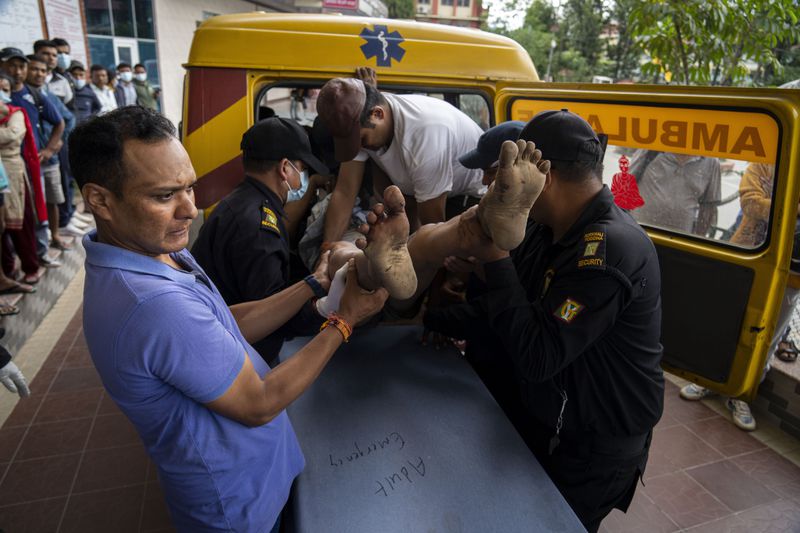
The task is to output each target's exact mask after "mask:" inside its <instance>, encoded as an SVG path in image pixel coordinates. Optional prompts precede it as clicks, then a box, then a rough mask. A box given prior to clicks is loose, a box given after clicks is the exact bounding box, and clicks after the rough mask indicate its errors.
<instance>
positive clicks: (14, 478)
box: [0, 313, 173, 533]
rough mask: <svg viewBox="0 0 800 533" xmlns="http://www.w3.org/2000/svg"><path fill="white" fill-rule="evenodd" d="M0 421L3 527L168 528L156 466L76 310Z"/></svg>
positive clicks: (87, 532)
mask: <svg viewBox="0 0 800 533" xmlns="http://www.w3.org/2000/svg"><path fill="white" fill-rule="evenodd" d="M31 391H32V395H31V397H30V398H28V399H27V400H24V401H20V403H19V404H18V405H17V407H16V408H15V409H14V411H13V412H12V413H11V416H10V417H9V418H8V420H6V423H5V425H3V427H2V429H0V529H3V530H5V531H6V533H20V532H31V533H46V532H55V531H61V532H73V531H74V532H81V533H91V532H114V533H124V532H132V533H135V532H139V531H142V532H145V531H148V532H151V531H152V532H156V531H173V529H172V527H171V525H170V522H169V517H168V514H167V509H166V506H165V505H164V501H163V497H162V495H161V490H160V488H159V486H158V481H157V479H156V472H155V468H154V467H153V465H152V464H151V462H150V460H149V459H148V458H147V455H146V454H145V452H144V448H143V446H142V444H141V441H140V440H139V437H138V435H137V434H136V431H135V430H134V428H133V426H132V425H131V424H130V423H129V422H128V421H127V419H126V418H125V416H124V415H123V414H122V413H120V412H119V410H118V409H117V407H116V406H115V405H114V403H113V402H111V401H110V400H109V399H108V397H107V396H106V394H105V392H104V391H103V388H102V385H101V383H100V379H99V377H98V375H97V372H96V371H95V370H94V367H93V366H92V362H91V359H90V357H89V351H88V348H87V347H86V343H85V341H84V338H83V330H82V328H81V315H80V313H77V314H76V315H75V317H74V318H73V319H72V320H71V322H70V323H69V325H68V326H67V328H66V330H65V331H64V333H63V335H62V336H61V338H60V339H59V341H58V343H56V346H55V348H54V349H53V351H52V352H51V354H50V356H49V357H48V358H47V360H46V361H45V363H44V364H43V366H42V368H41V370H39V372H38V374H37V375H36V377H35V378H34V380H33V382H32V383H31Z"/></svg>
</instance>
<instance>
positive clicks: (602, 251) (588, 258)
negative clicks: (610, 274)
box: [578, 224, 608, 268]
mask: <svg viewBox="0 0 800 533" xmlns="http://www.w3.org/2000/svg"><path fill="white" fill-rule="evenodd" d="M607 240H608V234H607V232H606V226H605V225H602V224H592V225H590V226H587V227H586V230H585V231H584V232H583V235H582V236H581V241H580V242H581V247H580V249H579V253H578V268H604V267H605V265H606V243H607Z"/></svg>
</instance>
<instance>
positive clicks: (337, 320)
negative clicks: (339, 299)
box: [319, 313, 353, 342]
mask: <svg viewBox="0 0 800 533" xmlns="http://www.w3.org/2000/svg"><path fill="white" fill-rule="evenodd" d="M328 326H333V327H335V328H336V329H338V330H339V333H341V334H342V337H343V338H344V342H349V341H350V335H352V334H353V328H352V326H350V324H348V323H347V320H345V319H344V318H342V317H340V316H339V315H337V314H336V313H331V314H330V315H328V320H326V321H325V322H323V323H322V326H321V327H320V328H319V330H320V331H322V330H324V329H325V328H327V327H328Z"/></svg>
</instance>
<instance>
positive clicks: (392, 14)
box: [384, 0, 414, 19]
mask: <svg viewBox="0 0 800 533" xmlns="http://www.w3.org/2000/svg"><path fill="white" fill-rule="evenodd" d="M384 3H385V4H386V8H387V9H388V10H389V18H390V19H413V18H414V1H413V0H384Z"/></svg>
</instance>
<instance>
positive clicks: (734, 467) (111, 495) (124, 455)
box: [0, 276, 800, 533]
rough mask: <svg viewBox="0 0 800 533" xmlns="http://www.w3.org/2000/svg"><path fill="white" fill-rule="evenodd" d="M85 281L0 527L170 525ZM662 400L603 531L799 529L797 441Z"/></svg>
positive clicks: (716, 409)
mask: <svg viewBox="0 0 800 533" xmlns="http://www.w3.org/2000/svg"><path fill="white" fill-rule="evenodd" d="M80 282H81V276H78V279H76V281H75V283H76V284H77V285H76V286H73V285H71V286H70V287H69V288H68V289H67V290H66V291H65V293H64V297H63V298H62V301H59V302H58V303H57V304H56V306H55V307H54V308H53V311H52V312H51V313H50V315H51V316H48V319H47V320H48V321H51V320H56V319H58V317H57V316H55V315H59V314H60V315H64V316H62V317H61V319H60V320H61V321H62V322H64V324H65V328H64V327H62V329H61V330H60V331H59V333H58V335H57V336H56V339H57V341H56V342H54V341H53V340H51V341H50V344H49V346H50V347H49V348H48V349H47V351H46V352H45V353H44V354H43V357H42V361H41V364H40V368H39V369H38V373H37V374H36V377H35V378H34V379H33V381H32V391H33V395H32V396H31V397H30V398H29V399H27V400H25V401H21V402H19V403H18V404H17V405H16V406H15V407H14V408H13V410H12V411H11V415H10V416H9V417H8V419H7V420H6V421H5V424H4V425H3V426H2V428H1V429H0V528H2V529H4V530H5V531H6V532H7V533H19V532H28V531H30V532H36V533H46V532H55V531H58V532H72V531H75V532H78V531H79V532H81V533H91V532H104V533H105V532H111V531H113V532H115V533H125V532H155V531H172V528H171V526H170V523H169V518H168V515H167V510H166V506H165V505H164V502H163V497H162V495H161V491H160V489H159V486H158V483H157V479H156V471H155V468H154V467H153V464H152V463H151V462H150V461H149V459H148V458H147V456H146V454H145V452H144V449H143V446H142V444H141V442H140V441H139V438H138V436H137V434H136V432H135V431H134V429H133V427H132V426H131V425H130V423H129V422H128V421H127V419H126V418H125V417H124V416H123V415H122V414H121V413H120V412H119V410H118V409H117V407H116V406H115V405H114V404H113V402H111V401H110V400H109V398H108V396H107V395H106V394H105V392H104V391H103V388H102V386H101V383H100V380H99V378H98V376H97V373H96V371H95V370H94V367H93V366H92V362H91V359H90V358H89V353H88V349H87V347H86V343H85V341H84V338H83V333H82V331H83V328H82V324H81V314H80V309H79V308H78V304H77V303H76V301H75V299H76V298H79V297H80V296H79V295H80V285H81V283H80ZM63 300H68V301H67V302H64V301H63ZM78 301H79V300H78ZM67 304H69V305H67ZM48 324H49V322H48V323H47V324H45V326H46V327H48V328H52V326H48ZM62 331H63V332H62ZM37 333H38V332H37ZM52 334H53V330H52V329H50V330H48V332H47V333H46V334H45V335H52ZM31 342H39V341H37V334H34V337H33V338H32V339H31ZM2 392H4V391H2ZM5 396H9V395H5ZM5 396H4V397H5ZM665 403H666V406H665V412H664V417H663V418H662V420H661V422H660V423H659V425H658V426H657V428H656V431H655V435H654V439H653V447H652V451H651V458H650V462H649V465H648V468H647V473H646V476H645V486H644V487H641V486H640V487H639V490H638V491H637V495H636V498H635V499H634V502H633V505H632V507H631V509H630V510H629V512H628V513H627V514H622V513H620V512H617V511H615V512H614V513H613V514H612V515H611V516H610V517H609V518H608V519H606V521H605V522H604V523H603V526H602V530H603V531H608V532H640V531H647V532H655V531H663V532H668V531H681V530H687V529H690V528H695V529H694V531H742V532H758V531H770V532H784V531H786V532H789V531H800V467H798V466H797V464H800V441H797V440H795V439H792V438H791V437H788V436H787V435H786V434H784V433H782V432H780V431H779V430H777V429H776V428H774V427H769V426H765V425H764V424H762V427H761V428H760V429H759V430H758V431H756V432H755V433H752V434H747V433H744V432H742V431H740V430H738V429H737V428H736V427H734V426H733V425H732V424H731V423H730V421H729V417H728V415H727V412H726V411H725V409H724V407H723V406H722V404H721V402H720V401H719V400H706V401H704V402H702V403H692V402H686V401H683V400H681V399H680V398H679V397H678V386H677V385H675V384H673V383H669V384H668V388H667V393H666V398H665Z"/></svg>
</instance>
